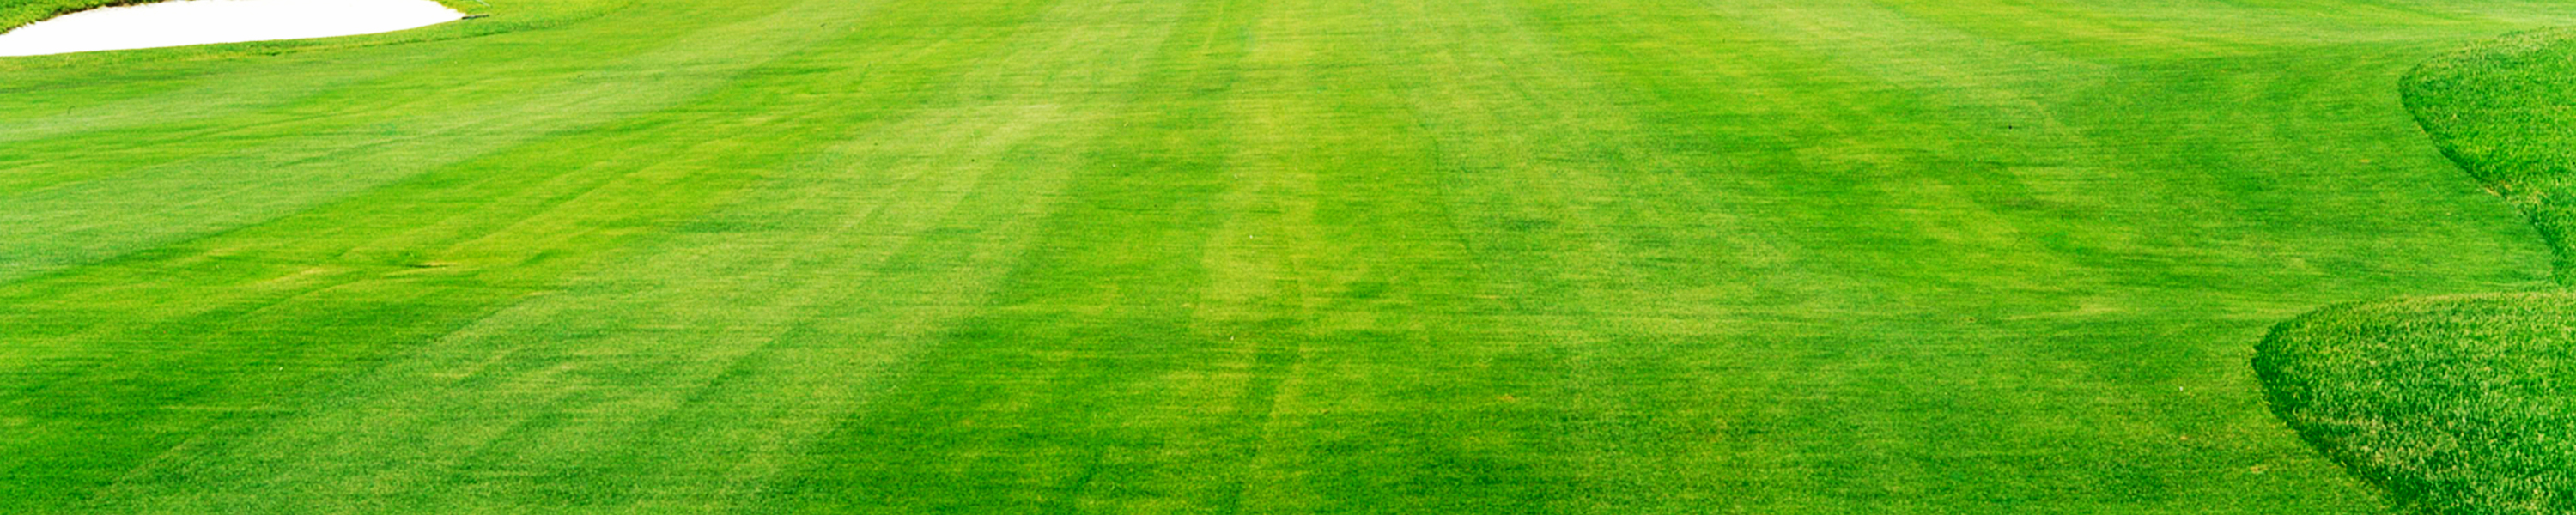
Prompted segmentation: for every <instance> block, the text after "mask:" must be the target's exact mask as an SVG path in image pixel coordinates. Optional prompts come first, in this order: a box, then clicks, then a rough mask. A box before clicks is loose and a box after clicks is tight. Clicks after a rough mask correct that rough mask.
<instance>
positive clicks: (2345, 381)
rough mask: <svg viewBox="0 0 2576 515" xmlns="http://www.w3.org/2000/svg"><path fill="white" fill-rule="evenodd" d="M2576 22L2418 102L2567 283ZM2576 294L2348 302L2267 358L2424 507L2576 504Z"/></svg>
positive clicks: (2356, 463)
mask: <svg viewBox="0 0 2576 515" xmlns="http://www.w3.org/2000/svg"><path fill="white" fill-rule="evenodd" d="M2570 77H2576V33H2569V32H2565V31H2556V32H2535V33H2530V34H2522V35H2517V36H2514V37H2510V38H2505V39H2502V40H2498V41H2494V42H2487V43H2481V44H2478V45H2475V46H2472V47H2470V48H2468V49H2466V50H2463V51H2460V52H2457V53H2454V54H2451V55H2447V56H2444V57H2442V58H2440V59H2436V60H2434V61H2432V62H2430V63H2428V64H2426V65H2424V66H2423V67H2422V68H2420V69H2418V70H2416V71H2415V72H2414V73H2412V74H2410V75H2409V77H2408V80H2406V81H2405V83H2404V87H2405V93H2406V100H2407V105H2408V107H2409V108H2411V110H2412V111H2413V112H2414V113H2415V114H2416V115H2417V116H2418V117H2419V118H2420V119H2422V121H2423V124H2424V127H2425V129H2426V130H2427V131H2428V132H2429V133H2431V134H2432V135H2433V137H2434V139H2435V140H2436V141H2437V142H2438V143H2439V144H2440V146H2441V148H2442V149H2443V150H2444V151H2445V153H2447V154H2449V155H2450V156H2452V157H2453V158H2455V159H2457V160H2458V161H2459V162H2460V164H2461V165H2462V167H2463V168H2464V169H2466V170H2468V172H2469V173H2470V175H2471V176H2473V177H2474V178H2476V179H2477V180H2479V181H2480V182H2481V183H2483V184H2485V185H2486V186H2487V188H2488V189H2490V190H2491V191H2494V192H2495V193H2496V194H2498V195H2499V196H2501V197H2503V198H2504V199H2506V200H2507V201H2509V202H2511V203H2513V204H2514V205H2516V206H2518V207H2520V208H2521V209H2522V210H2523V212H2524V213H2525V215H2526V216H2528V217H2529V218H2530V220H2531V222H2532V224H2533V226H2534V227H2536V228H2537V230H2538V231H2539V233H2540V234H2541V236H2542V237H2543V239H2544V240H2546V241H2548V242H2549V243H2550V244H2551V246H2552V248H2553V249H2555V250H2556V251H2557V255H2558V256H2559V260H2558V263H2559V266H2558V275H2557V277H2558V278H2559V281H2560V282H2561V283H2567V282H2569V281H2570V278H2571V277H2576V273H2571V270H2570V266H2569V263H2570V260H2569V259H2568V256H2571V255H2576V252H2570V250H2571V249H2570V248H2569V246H2570V245H2571V243H2570V238H2569V235H2570V231H2571V229H2576V225H2571V224H2576V217H2571V215H2576V202H2571V200H2570V199H2571V197H2569V194H2570V193H2576V190H2571V187H2576V181H2571V179H2576V170H2571V169H2570V168H2569V166H2570V165H2569V164H2570V163H2571V162H2576V151H2571V149H2576V147H2571V146H2570V145H2569V144H2570V143H2576V141H2571V135H2570V134H2569V133H2568V132H2567V128H2568V127H2570V126H2571V124H2576V115H2571V114H2570V113H2568V112H2567V108H2566V106H2567V105H2569V103H2570V101H2576V80H2571V79H2570ZM2569 320H2576V296H2571V295H2570V294H2569V293H2565V292H2563V291H2544V292H2533V293H2522V294H2499V295H2473V296H2459V297H2431V298H2409V299H2397V300H2390V301H2384V302H2373V303H2366V304H2356V305H2349V306H2339V307H2335V308H2330V309H2327V310H2325V311H2321V312H2319V313H2316V314H2312V315H2308V316H2305V317H2301V318H2300V319H2298V320H2296V321H2293V322H2291V323H2288V324H2284V325H2283V326H2281V327H2280V328H2279V329H2278V330H2277V332H2275V333H2274V334H2273V335H2272V336H2271V338H2269V339H2268V340H2267V341H2266V342H2265V345H2264V347H2263V352H2262V355H2261V356H2260V358H2258V360H2257V361H2256V365H2257V367H2259V368H2260V369H2261V373H2262V374H2263V375H2264V377H2265V381H2266V383H2267V384H2269V385H2270V386H2271V388H2272V389H2273V394H2274V395H2275V406H2276V407H2277V409H2279V410H2280V412H2281V414H2282V416H2283V418H2285V419H2287V420H2289V421H2290V422H2291V424H2292V425H2293V426H2296V427H2297V428H2298V429H2299V430H2300V431H2301V432H2302V433H2303V434H2305V435H2306V436H2307V437H2308V438H2309V439H2311V440H2313V441H2314V442H2316V443H2317V445H2318V446H2319V447H2320V448H2323V449H2325V451H2326V452H2327V453H2328V454H2330V455H2332V456H2333V457H2335V458H2336V459H2338V460H2340V461H2343V462H2345V463H2347V464H2350V465H2351V466H2352V467H2353V468H2354V469H2355V470H2356V471H2358V472H2359V473H2360V474H2361V476H2363V477H2365V478H2368V479H2370V480H2372V481H2373V482H2375V483H2378V484H2381V485H2383V486H2385V487H2386V488H2387V489H2388V490H2390V491H2391V492H2393V493H2395V494H2396V497H2397V498H2398V499H2399V500H2400V501H2401V502H2404V503H2406V504H2408V505H2409V506H2410V507H2411V508H2413V510H2414V511H2417V512H2421V513H2433V514H2535V515H2536V514H2559V513H2576V468H2571V467H2570V466H2569V464H2570V463H2576V446H2571V443H2570V442H2576V426H2571V425H2570V424H2569V421H2570V420H2576V334H2571V333H2570V332H2569V329H2570V327H2571V326H2570V324H2569Z"/></svg>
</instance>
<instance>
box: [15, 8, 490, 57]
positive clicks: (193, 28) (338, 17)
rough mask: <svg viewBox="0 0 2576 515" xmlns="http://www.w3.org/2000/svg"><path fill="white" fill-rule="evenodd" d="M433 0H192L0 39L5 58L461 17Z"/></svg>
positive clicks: (79, 18) (105, 13)
mask: <svg viewBox="0 0 2576 515" xmlns="http://www.w3.org/2000/svg"><path fill="white" fill-rule="evenodd" d="M464 17H465V14H464V13H459V12H456V10H454V9H448V8H447V6H444V5H439V4H438V2H433V1H430V0H187V1H180V2H162V3H154V4H144V5H136V6H129V7H110V8H106V9H95V10H89V11H82V12H77V13H72V14H68V15H63V16H60V17H56V18H54V19H50V20H45V21H41V22H36V23H34V24H29V25H27V26H24V27H19V28H18V29H17V30H12V31H9V32H8V33H6V34H0V56H21V55H45V54H63V53H71V52H91V51H98V50H125V49H133V48H159V47H172V46H187V45H205V44H213V43H239V42H244V41H272V40H280V39H304V38H322V37H332V36H354V35H358V34H374V33H378V32H393V31H397V30H403V29H410V28H416V27H422V26H428V25H436V24H440V23H446V22H450V21H455V20H457V19H459V18H464Z"/></svg>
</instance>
